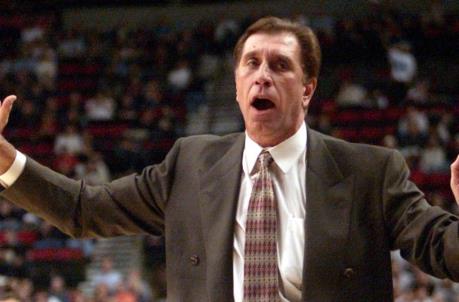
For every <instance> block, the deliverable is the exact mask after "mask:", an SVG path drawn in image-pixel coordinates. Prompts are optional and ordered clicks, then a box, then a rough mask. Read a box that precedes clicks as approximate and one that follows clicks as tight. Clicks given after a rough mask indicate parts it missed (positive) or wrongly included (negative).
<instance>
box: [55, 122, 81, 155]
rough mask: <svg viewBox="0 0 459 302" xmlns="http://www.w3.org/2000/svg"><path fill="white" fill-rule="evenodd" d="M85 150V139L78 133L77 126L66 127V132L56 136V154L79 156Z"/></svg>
mask: <svg viewBox="0 0 459 302" xmlns="http://www.w3.org/2000/svg"><path fill="white" fill-rule="evenodd" d="M83 150H84V144H83V138H82V136H81V135H80V133H79V132H78V129H77V127H76V126H75V125H73V124H69V125H67V126H66V127H65V129H64V132H62V133H59V134H58V135H57V136H56V141H55V142H54V153H55V154H57V155H61V154H63V153H68V154H72V155H78V154H80V153H82V152H83Z"/></svg>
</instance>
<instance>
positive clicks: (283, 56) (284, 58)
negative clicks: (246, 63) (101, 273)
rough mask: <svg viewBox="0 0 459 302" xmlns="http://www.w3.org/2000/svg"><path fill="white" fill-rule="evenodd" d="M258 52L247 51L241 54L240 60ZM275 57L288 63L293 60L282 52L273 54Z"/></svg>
mask: <svg viewBox="0 0 459 302" xmlns="http://www.w3.org/2000/svg"><path fill="white" fill-rule="evenodd" d="M258 52H259V51H258V50H252V51H249V52H247V53H246V54H244V55H243V56H242V60H245V59H246V58H250V57H253V56H255V55H256V54H257V53H258ZM275 57H276V58H277V59H280V60H282V61H285V62H287V63H289V64H292V63H293V60H292V59H291V58H290V57H288V56H286V55H283V54H275Z"/></svg>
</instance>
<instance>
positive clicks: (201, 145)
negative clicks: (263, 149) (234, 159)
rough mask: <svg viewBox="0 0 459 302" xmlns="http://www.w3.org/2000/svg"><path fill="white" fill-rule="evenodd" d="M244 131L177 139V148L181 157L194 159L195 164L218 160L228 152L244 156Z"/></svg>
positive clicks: (189, 159)
mask: <svg viewBox="0 0 459 302" xmlns="http://www.w3.org/2000/svg"><path fill="white" fill-rule="evenodd" d="M244 137H245V136H244V133H243V132H241V133H232V134H228V135H224V136H218V135H193V136H188V137H182V138H180V139H178V140H177V142H176V143H175V145H174V148H173V149H176V151H177V154H178V157H179V159H184V160H186V161H193V162H194V163H195V164H200V163H207V164H211V163H214V162H217V161H218V160H219V159H220V158H222V157H223V156H224V155H226V154H229V153H231V154H234V155H235V156H238V155H239V153H241V154H240V155H241V156H242V150H243V146H244Z"/></svg>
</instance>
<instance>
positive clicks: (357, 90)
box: [336, 80, 367, 107]
mask: <svg viewBox="0 0 459 302" xmlns="http://www.w3.org/2000/svg"><path fill="white" fill-rule="evenodd" d="M366 96H367V91H366V89H365V88H364V87H363V86H362V85H359V84H358V83H355V82H352V81H351V80H344V81H343V82H342V83H341V87H340V88H339V91H338V95H337V96H336V102H337V104H338V105H339V106H342V107H347V106H352V107H364V106H365V105H366V104H365V100H366Z"/></svg>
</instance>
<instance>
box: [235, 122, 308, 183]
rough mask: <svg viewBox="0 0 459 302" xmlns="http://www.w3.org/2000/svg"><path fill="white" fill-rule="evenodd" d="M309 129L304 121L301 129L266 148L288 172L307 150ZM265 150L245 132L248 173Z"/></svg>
mask: <svg viewBox="0 0 459 302" xmlns="http://www.w3.org/2000/svg"><path fill="white" fill-rule="evenodd" d="M306 142H307V131H306V124H305V123H304V122H303V124H301V127H300V129H298V131H297V132H296V133H295V134H294V135H292V136H291V137H289V138H287V139H286V140H285V141H283V142H281V143H280V144H278V145H276V146H274V147H269V148H266V150H268V151H269V153H271V156H272V157H273V159H274V162H275V163H276V164H277V166H278V167H279V168H280V169H281V170H282V172H283V173H287V172H288V171H289V170H290V168H291V167H292V166H293V164H294V163H296V160H297V159H298V158H299V157H300V156H301V155H302V154H304V151H305V150H306ZM261 151H263V147H261V146H260V145H258V144H257V143H256V142H255V141H253V140H252V139H251V138H250V137H249V135H248V134H247V132H246V134H245V147H244V160H245V163H244V164H243V169H244V172H245V173H246V174H250V173H251V172H252V170H253V168H254V166H255V163H256V162H257V158H258V155H260V153H261Z"/></svg>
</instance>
